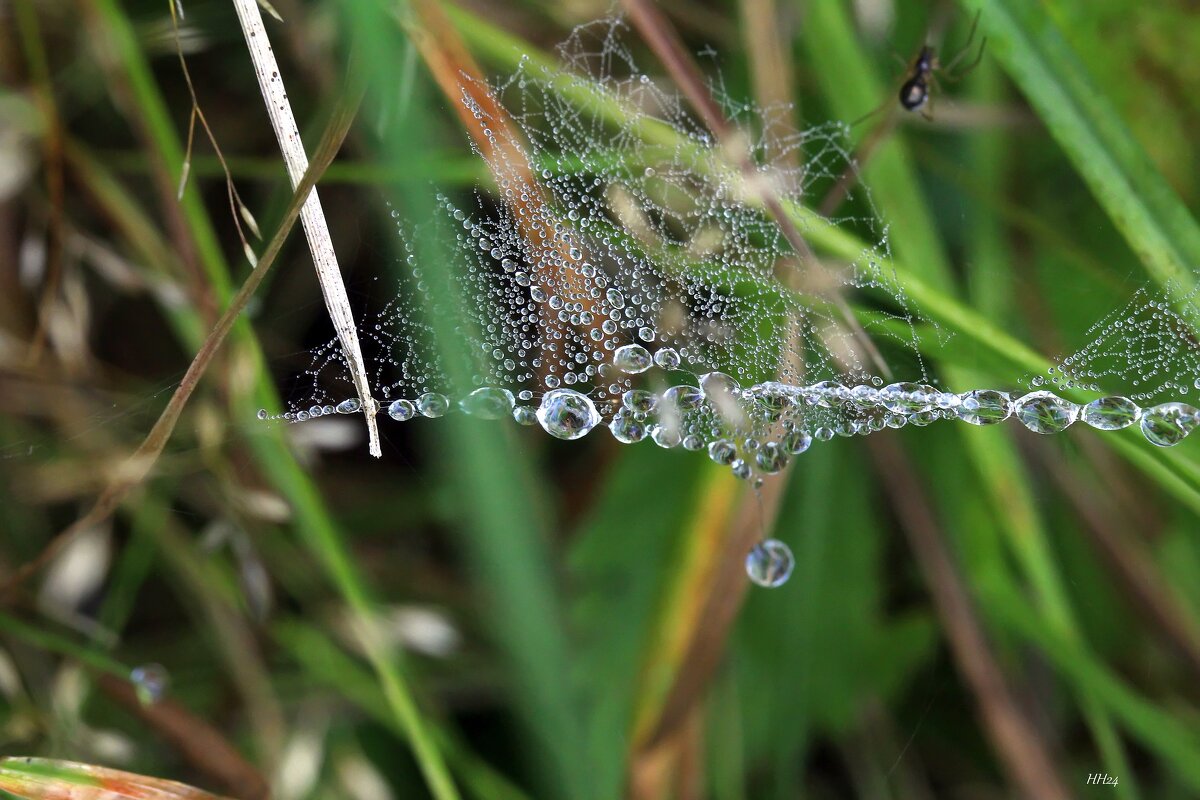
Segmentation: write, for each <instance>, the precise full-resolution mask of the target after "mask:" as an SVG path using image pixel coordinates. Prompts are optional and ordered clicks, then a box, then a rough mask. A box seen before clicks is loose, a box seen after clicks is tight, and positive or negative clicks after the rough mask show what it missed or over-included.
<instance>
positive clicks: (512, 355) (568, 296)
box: [293, 18, 928, 412]
mask: <svg viewBox="0 0 1200 800" xmlns="http://www.w3.org/2000/svg"><path fill="white" fill-rule="evenodd" d="M628 35H629V31H628V30H627V27H626V25H625V23H624V21H623V20H621V19H619V18H617V19H607V20H603V21H600V22H596V23H592V24H589V25H585V26H582V27H580V28H578V29H576V30H575V31H574V33H573V34H572V35H571V36H570V38H569V39H568V40H567V41H566V42H564V43H563V44H562V45H560V47H559V48H558V55H559V65H558V66H555V67H549V66H544V65H539V64H536V63H533V62H531V61H530V60H528V59H523V60H522V63H521V65H520V67H519V68H518V69H517V70H516V71H515V72H514V73H513V74H511V75H508V76H505V77H503V78H502V79H500V80H498V81H495V82H493V83H491V84H490V85H488V86H487V87H486V90H487V93H488V94H489V96H490V97H492V98H494V99H495V100H496V101H497V102H498V103H499V105H500V106H501V107H502V108H503V109H504V117H505V118H506V119H495V118H492V115H491V114H490V113H489V112H488V110H487V109H486V108H484V107H481V106H480V105H479V104H477V103H475V102H474V101H472V99H471V97H472V95H471V92H468V91H464V93H463V100H462V102H463V103H464V104H465V105H466V107H467V108H468V109H469V110H470V111H471V112H472V113H473V114H474V115H475V117H476V118H477V119H480V120H481V121H482V123H483V125H484V126H485V128H486V129H487V130H488V132H489V135H490V136H492V137H495V141H496V142H497V146H496V147H493V148H489V149H486V151H485V149H481V148H479V147H477V146H476V147H475V150H476V152H477V153H478V154H479V155H480V157H481V158H484V159H485V160H486V161H488V162H489V166H490V167H491V168H492V173H493V175H495V176H500V177H499V180H498V181H497V188H496V190H495V191H494V192H485V191H483V190H476V191H475V192H474V194H473V196H472V197H471V198H470V202H469V203H465V204H459V203H457V202H456V201H455V200H453V199H451V198H448V197H441V198H439V199H440V202H441V210H442V211H443V212H444V213H443V216H442V218H441V219H439V220H436V221H434V222H431V223H427V225H430V226H433V227H435V228H437V229H439V230H438V231H437V233H439V234H441V235H442V236H443V238H446V237H449V239H450V241H452V242H453V244H454V246H455V258H456V260H457V262H458V267H459V268H458V269H456V270H454V278H453V279H454V280H455V281H456V285H457V289H458V292H457V293H458V294H459V295H460V296H461V297H463V298H468V300H469V302H467V303H466V304H464V306H463V307H462V308H460V309H455V310H454V312H455V313H457V314H458V315H459V316H460V317H461V318H462V321H463V324H462V325H460V326H459V328H458V333H459V335H461V336H463V337H464V339H465V340H466V344H467V347H466V349H467V350H468V351H469V352H471V353H474V354H476V356H477V357H476V363H475V365H474V366H475V370H474V372H475V380H476V383H477V385H479V386H491V387H502V388H504V389H507V390H510V391H512V392H513V393H514V394H516V395H517V396H518V397H519V398H521V399H525V400H529V399H535V398H538V397H540V396H541V395H542V394H544V393H545V392H546V391H547V390H552V389H555V388H559V387H574V388H576V389H578V390H580V391H583V392H586V393H587V394H588V395H589V396H590V397H591V398H592V399H593V400H594V401H595V402H596V403H597V404H598V405H599V406H600V407H601V408H602V409H604V408H605V407H606V404H607V405H611V406H613V407H614V408H615V403H616V400H617V399H618V396H619V395H621V394H623V393H624V392H626V391H628V390H629V389H630V388H631V387H632V386H634V384H635V383H637V382H639V381H641V382H645V381H646V380H649V381H651V382H654V381H658V382H659V383H660V384H661V383H663V382H664V381H665V377H664V376H663V375H651V376H649V378H644V377H643V378H634V377H633V376H630V375H627V374H624V373H622V372H621V370H618V369H614V368H613V359H614V353H615V352H617V351H618V350H619V348H621V347H622V346H624V345H627V344H632V343H636V344H638V345H641V346H643V347H645V348H646V349H647V351H648V352H649V353H651V354H653V353H656V352H657V351H660V350H667V351H668V357H667V359H666V360H667V362H668V363H673V360H672V359H671V358H670V357H669V356H670V354H671V353H677V354H678V358H679V362H680V363H679V368H678V369H679V370H681V371H683V372H685V373H691V374H692V375H693V376H699V375H702V374H705V373H708V372H712V371H714V370H719V371H721V372H724V373H727V374H729V375H730V376H732V378H733V379H734V380H735V381H736V382H737V383H739V384H741V385H743V386H749V385H751V384H757V383H760V382H763V381H778V382H781V383H783V384H789V385H793V386H799V385H803V384H812V383H815V382H819V381H823V380H837V381H840V382H842V383H845V384H848V385H851V386H853V385H861V384H871V385H874V386H879V385H882V383H883V378H884V377H885V376H887V377H891V376H892V374H893V372H894V370H893V367H892V365H891V363H890V362H892V361H896V362H898V366H897V370H899V371H904V372H907V373H909V374H908V375H907V377H908V378H909V379H911V380H915V381H926V380H927V379H928V376H927V375H926V372H925V367H924V364H923V362H922V361H921V359H920V357H919V355H918V354H917V351H916V347H915V344H914V343H915V341H916V334H915V327H914V325H915V322H916V316H915V314H914V312H913V311H912V310H911V308H910V304H909V302H908V299H907V298H906V297H905V296H904V294H903V291H902V290H901V289H900V287H899V284H898V282H897V281H896V279H895V276H894V275H892V274H890V273H889V272H887V271H886V270H885V268H884V267H883V266H882V265H884V264H887V263H888V259H887V255H888V246H887V238H886V235H885V233H884V232H883V231H881V230H880V228H879V226H878V224H877V222H876V214H875V210H874V208H873V207H872V206H871V203H870V198H869V197H868V196H867V195H866V193H865V191H864V190H862V189H861V188H855V189H852V191H851V197H850V201H849V202H847V203H844V204H843V206H842V207H843V208H849V209H852V210H853V211H852V212H851V213H850V214H847V215H845V216H841V217H838V218H835V219H832V220H824V219H821V218H819V217H817V216H816V215H815V214H814V213H813V212H811V211H809V210H807V209H808V208H810V207H812V206H815V205H816V204H817V203H818V202H819V201H820V199H821V198H822V197H823V196H824V195H825V193H826V192H828V191H829V190H830V189H832V188H833V186H834V185H835V184H836V183H837V182H838V179H839V178H840V177H841V176H842V175H843V173H844V172H845V171H846V170H847V168H848V165H849V162H850V150H849V143H848V141H847V134H848V128H847V126H845V125H844V124H842V123H824V124H819V125H816V126H814V127H809V128H805V129H802V130H795V131H793V132H791V133H789V134H786V135H783V136H781V135H779V134H778V133H777V131H779V129H780V126H779V125H778V124H777V122H778V120H779V119H789V118H790V117H791V115H792V109H790V108H788V107H773V108H767V109H760V108H757V107H756V106H754V105H753V104H750V103H744V102H737V101H736V100H735V99H733V98H731V97H729V96H728V95H727V94H726V93H725V91H724V89H723V86H722V85H721V84H720V82H719V79H718V80H717V81H714V82H712V83H710V90H711V92H712V94H713V96H714V98H715V99H716V100H717V102H718V103H719V105H720V106H721V108H722V110H723V112H724V114H725V115H726V117H727V118H728V119H729V120H730V121H731V123H732V127H733V128H734V130H736V131H737V135H736V136H735V137H727V138H726V140H723V141H718V140H717V139H716V138H715V137H714V136H713V135H712V134H711V133H710V132H709V131H708V130H707V129H706V128H705V127H704V126H703V125H701V124H699V123H698V122H697V121H696V120H695V118H694V117H693V116H692V115H691V114H690V113H689V112H688V111H687V109H686V108H685V106H684V103H683V101H682V100H681V98H680V96H679V95H678V93H677V92H676V91H675V90H674V89H673V88H671V87H669V86H665V85H663V84H662V83H660V82H658V81H656V80H654V79H652V78H651V77H650V76H649V75H648V74H646V73H645V72H642V71H641V70H640V69H639V68H638V66H637V64H636V62H635V60H634V57H633V53H632V51H631V49H630V48H629V47H628V45H627V44H626V39H627V37H628ZM467 80H468V79H466V78H464V82H466V81H467ZM506 121H511V124H506ZM768 132H774V133H768ZM519 161H525V162H527V163H528V164H530V165H533V168H534V178H535V181H536V183H537V184H539V185H538V186H534V185H530V182H529V181H527V180H523V179H522V178H521V172H522V165H521V164H518V163H514V162H519ZM767 198H774V199H776V200H777V201H778V202H779V204H780V205H781V206H782V207H783V208H785V209H787V210H788V217H789V220H788V221H784V223H783V224H790V225H795V227H796V229H797V230H798V232H799V233H800V234H801V236H803V235H804V234H805V233H806V232H807V231H808V230H809V229H810V226H812V225H830V224H832V225H836V226H847V227H848V228H850V229H852V230H853V231H854V232H855V234H856V235H858V236H859V237H861V238H862V240H863V241H867V242H870V243H871V244H869V245H868V246H865V247H864V248H863V250H862V252H861V253H860V254H859V255H858V257H857V258H854V259H853V260H850V261H848V262H847V261H837V260H826V259H814V258H812V257H811V255H810V254H802V253H797V252H796V251H795V249H794V248H793V247H792V246H791V245H790V244H789V241H788V237H787V235H786V231H785V230H784V228H783V227H782V225H781V222H780V221H779V220H777V219H775V218H773V217H772V216H771V215H770V214H768V213H767V211H766V210H764V205H765V202H764V201H765V199H767ZM531 220H532V221H531ZM399 227H400V235H401V238H402V239H403V240H404V241H405V243H406V244H405V247H406V256H405V261H406V263H405V265H404V269H403V270H402V272H403V275H402V277H401V279H400V286H399V287H398V288H397V291H396V293H395V295H394V299H393V300H392V301H391V302H390V303H389V304H388V305H387V307H386V308H385V309H384V310H383V311H382V312H381V313H380V314H379V316H378V319H377V320H376V321H375V323H374V324H373V325H367V326H365V327H366V330H365V331H364V332H363V334H362V335H364V336H365V337H366V338H367V339H373V340H374V343H375V345H376V346H377V355H376V357H375V360H374V364H373V379H374V382H375V386H374V387H373V388H374V390H375V393H376V396H377V397H378V398H380V399H381V400H382V401H383V402H384V403H385V404H386V403H388V402H389V401H392V400H394V399H395V398H410V399H414V400H415V399H416V398H418V397H420V396H421V395H423V394H425V393H427V392H450V391H452V387H450V386H449V385H448V383H447V380H446V376H445V371H444V369H443V367H442V364H441V361H440V358H439V355H438V348H437V347H436V343H435V341H434V338H433V334H432V331H431V330H430V328H429V326H428V325H427V324H426V323H425V322H423V319H425V314H424V313H423V312H427V311H428V309H430V308H436V307H440V305H441V303H442V300H443V299H442V298H438V297H434V296H431V293H430V292H429V291H428V288H427V286H426V284H425V280H424V270H426V269H429V268H431V267H430V266H429V265H423V264H421V263H419V260H418V259H417V257H416V255H415V254H414V253H413V252H412V251H411V248H410V247H408V244H407V243H408V242H409V241H410V240H411V238H412V237H411V236H409V235H407V234H408V233H410V232H411V231H408V230H407V229H406V226H405V225H404V224H403V223H402V222H401V223H400V225H399ZM424 232H428V231H424ZM867 287H870V288H872V289H874V290H883V293H884V294H885V295H886V296H888V297H890V298H891V300H890V302H884V303H876V304H875V305H873V306H872V309H873V313H872V315H871V316H870V318H869V319H867V320H865V321H864V320H863V319H860V318H857V317H856V316H855V315H854V314H853V313H852V312H850V311H849V306H848V305H847V298H849V297H853V296H855V294H856V293H857V292H858V290H860V289H864V288H867ZM874 295H875V296H878V295H879V292H878V291H876V292H875V293H874ZM340 365H341V355H340V351H339V350H338V347H337V345H336V343H334V342H330V343H329V344H328V345H326V346H324V347H322V348H319V349H318V350H317V351H315V353H314V360H313V364H312V365H311V367H310V369H309V371H308V374H309V376H310V377H311V379H312V383H311V389H310V390H309V393H308V396H307V397H306V398H305V400H304V401H303V402H302V403H299V404H296V405H295V407H294V408H293V412H303V411H304V410H305V409H306V408H308V406H310V405H312V406H313V409H312V410H319V409H320V408H321V406H322V405H323V404H327V403H331V402H337V400H338V399H339V398H342V397H349V396H352V393H351V392H350V391H349V389H348V387H349V384H348V383H347V382H346V379H345V377H344V375H343V374H342V368H341V366H340ZM656 372H658V370H656ZM667 372H670V371H669V370H668V371H667ZM676 377H678V375H676ZM692 382H696V381H692Z"/></svg>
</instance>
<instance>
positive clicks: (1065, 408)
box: [1013, 391, 1079, 433]
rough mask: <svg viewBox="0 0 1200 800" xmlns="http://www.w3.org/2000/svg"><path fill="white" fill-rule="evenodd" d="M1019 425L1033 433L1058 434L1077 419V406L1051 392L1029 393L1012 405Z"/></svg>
mask: <svg viewBox="0 0 1200 800" xmlns="http://www.w3.org/2000/svg"><path fill="white" fill-rule="evenodd" d="M1013 411H1014V413H1015V414H1016V415H1017V419H1019V420H1021V424H1022V425H1024V426H1025V427H1026V428H1028V429H1029V430H1031V431H1033V432H1034V433H1059V432H1060V431H1065V430H1066V429H1067V428H1068V427H1070V425H1071V423H1073V422H1075V420H1076V419H1078V418H1079V406H1077V405H1075V404H1074V403H1072V402H1069V401H1067V400H1064V399H1062V398H1061V397H1059V396H1058V395H1056V394H1054V393H1053V392H1044V391H1042V392H1030V393H1029V394H1027V395H1025V396H1024V397H1022V398H1020V399H1018V400H1017V402H1016V403H1015V404H1013Z"/></svg>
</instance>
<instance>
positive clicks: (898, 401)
mask: <svg viewBox="0 0 1200 800" xmlns="http://www.w3.org/2000/svg"><path fill="white" fill-rule="evenodd" d="M937 396H938V392H937V390H936V389H934V388H933V387H932V386H922V385H921V384H919V383H890V384H888V385H887V386H885V387H883V388H882V389H880V390H879V401H880V402H881V403H883V407H884V408H886V409H887V410H888V411H894V412H896V413H897V414H913V413H916V412H918V411H928V410H929V407H930V405H932V403H933V402H934V400H935V398H937Z"/></svg>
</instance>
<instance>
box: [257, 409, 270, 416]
mask: <svg viewBox="0 0 1200 800" xmlns="http://www.w3.org/2000/svg"><path fill="white" fill-rule="evenodd" d="M269 416H271V415H270V414H268V413H267V410H266V409H265V408H260V409H259V410H258V418H259V419H266V418H267V417H269Z"/></svg>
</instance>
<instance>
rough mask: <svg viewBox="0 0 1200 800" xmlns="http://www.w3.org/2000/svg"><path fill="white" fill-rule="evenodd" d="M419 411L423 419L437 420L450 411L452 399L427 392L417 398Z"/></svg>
mask: <svg viewBox="0 0 1200 800" xmlns="http://www.w3.org/2000/svg"><path fill="white" fill-rule="evenodd" d="M417 410H418V411H420V412H421V416H423V417H429V418H430V419H436V418H437V417H440V416H443V415H445V413H446V412H447V411H449V410H450V398H448V397H446V395H444V394H438V393H437V392H426V393H425V394H423V395H421V396H420V397H418V398H417Z"/></svg>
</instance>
